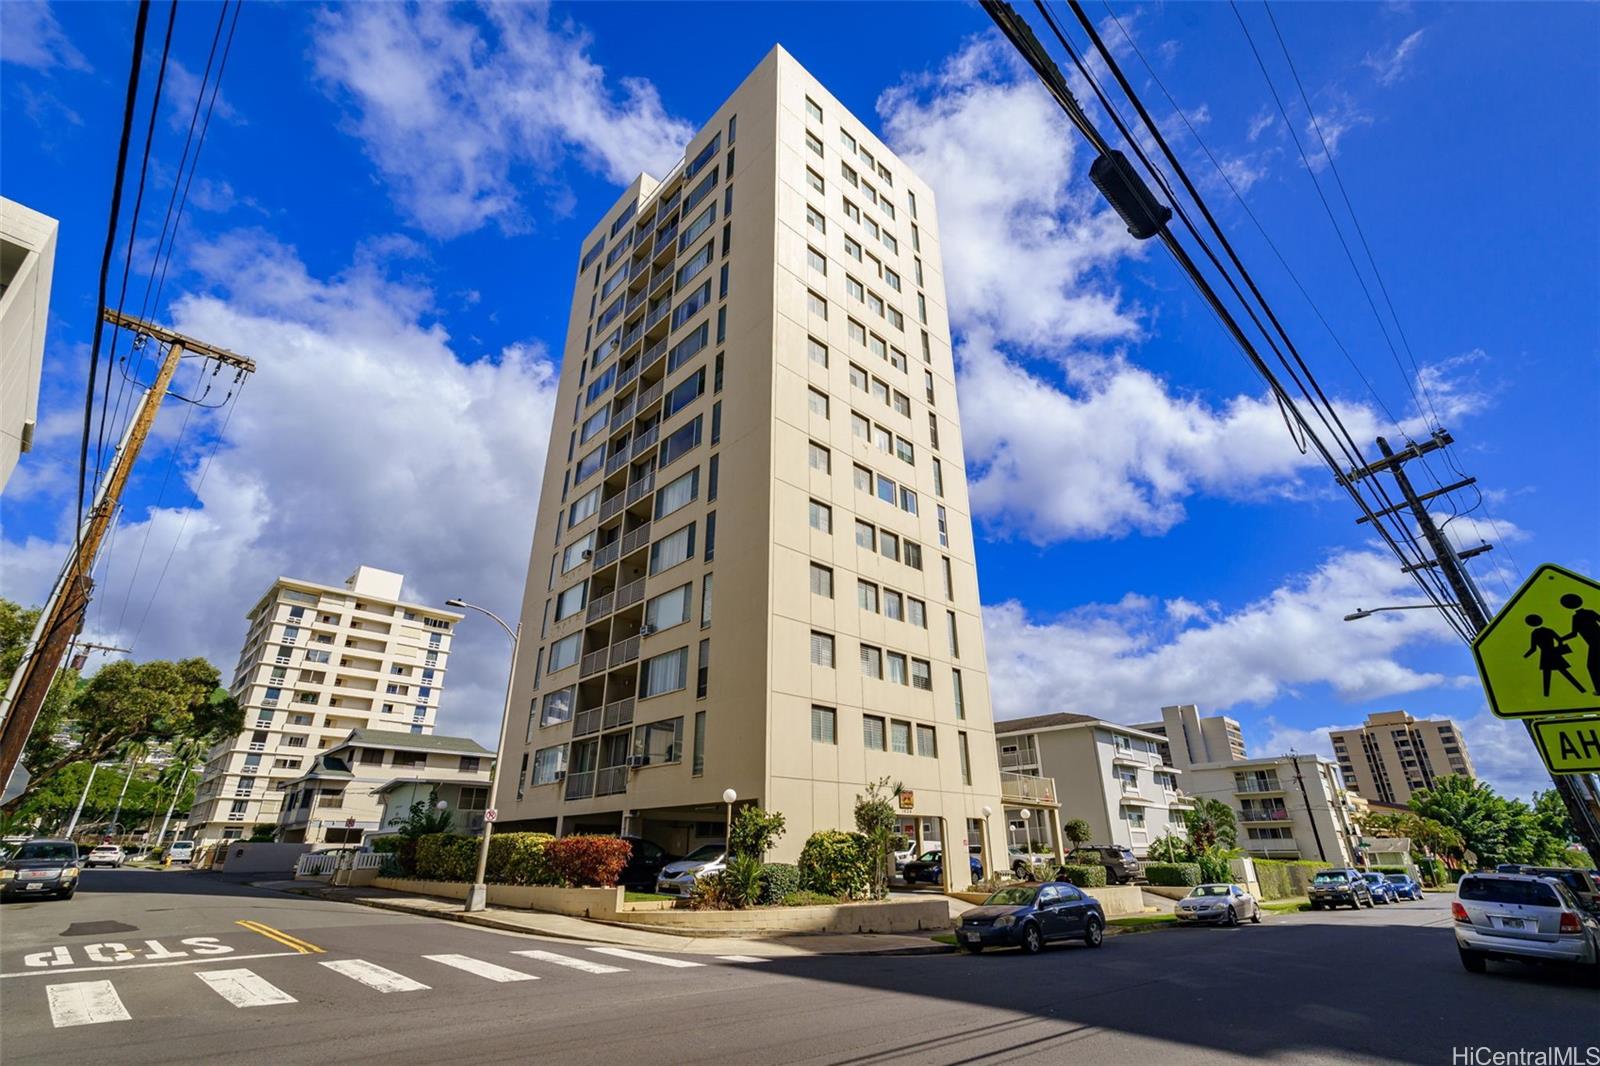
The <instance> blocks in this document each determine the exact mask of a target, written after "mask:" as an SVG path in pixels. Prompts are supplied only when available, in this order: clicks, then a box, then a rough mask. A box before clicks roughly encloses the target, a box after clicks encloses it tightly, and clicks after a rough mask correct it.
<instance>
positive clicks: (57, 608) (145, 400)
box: [0, 307, 256, 783]
mask: <svg viewBox="0 0 1600 1066" xmlns="http://www.w3.org/2000/svg"><path fill="white" fill-rule="evenodd" d="M102 314H104V316H105V319H106V321H108V322H110V323H112V324H113V325H115V326H120V327H122V328H123V329H127V330H131V331H133V332H134V333H136V334H139V335H140V336H143V337H148V338H150V339H151V340H153V341H156V342H157V343H160V344H165V345H166V346H167V351H166V356H165V357H164V358H163V359H162V361H161V365H160V369H159V370H158V371H157V372H156V380H155V384H153V385H151V386H150V389H149V391H147V392H146V393H145V394H144V396H143V397H141V398H140V400H139V405H138V407H137V408H135V410H134V414H133V418H132V419H131V420H130V421H129V422H128V429H127V432H126V433H125V434H124V435H123V438H122V442H121V443H120V444H119V445H118V447H117V452H116V455H115V456H114V457H113V458H112V461H111V468H110V470H109V471H107V473H106V476H105V479H104V480H103V481H102V482H101V483H100V488H99V490H98V492H97V493H96V495H95V499H94V503H93V505H92V506H91V507H90V509H89V513H88V515H87V516H86V517H85V519H84V522H83V526H82V528H81V529H80V530H79V531H78V539H77V542H76V544H75V546H74V548H73V551H72V553H71V554H70V555H68V557H67V561H66V564H65V565H64V566H63V567H62V568H61V574H60V576H59V577H58V578H57V579H56V583H55V587H54V588H53V589H51V591H50V598H49V599H48V600H46V601H45V606H44V609H43V610H42V611H40V612H39V622H38V624H37V625H35V626H34V628H33V635H32V637H31V638H30V639H29V641H28V647H27V648H26V650H24V652H23V654H22V661H21V663H20V664H18V666H17V671H16V673H15V674H13V675H12V677H11V682H10V684H8V685H7V686H6V691H5V696H4V697H3V699H0V715H3V716H4V718H3V719H0V783H4V782H8V781H10V780H11V774H12V771H13V770H14V769H16V767H17V764H18V762H20V761H21V758H22V749H23V747H24V746H25V745H26V744H27V743H28V735H29V734H30V733H32V732H33V724H34V722H35V721H37V720H38V717H39V711H40V709H41V708H42V707H43V706H44V701H45V697H46V696H47V695H48V694H49V692H50V686H51V685H52V684H53V683H54V682H55V677H56V673H57V671H59V670H60V668H61V661H62V659H63V658H64V657H65V655H66V650H67V645H68V644H69V643H70V642H71V640H72V638H73V635H74V634H75V633H76V632H77V631H78V629H79V627H80V626H82V624H83V614H84V609H85V608H86V607H87V606H88V604H89V594H90V592H91V589H92V582H91V580H90V577H89V574H90V572H91V571H92V569H93V567H94V559H95V555H96V554H97V553H98V552H99V549H100V544H101V542H102V541H104V540H105V536H106V533H107V532H108V531H109V530H110V528H111V521H112V518H113V516H114V515H115V514H116V511H117V505H118V502H119V501H120V500H121V497H122V490H123V489H124V488H125V487H126V486H127V484H128V479H129V477H130V476H131V475H132V473H133V464H134V463H135V462H136V461H137V460H138V458H139V452H140V450H141V449H142V448H143V447H144V442H145V440H146V439H147V438H148V437H149V436H150V428H151V426H153V425H154V424H155V420H156V412H157V410H159V409H160V407H161V401H162V399H163V398H164V397H165V396H166V394H167V389H168V388H169V387H170V386H171V384H172V377H173V375H174V374H176V373H177V370H178V361H179V360H180V359H182V358H183V357H184V356H185V355H193V356H200V357H203V358H207V359H215V360H217V362H219V363H224V364H226V365H228V366H232V367H235V368H237V369H238V371H239V372H240V373H241V374H248V373H252V372H254V371H255V368H256V364H255V362H254V360H251V359H246V358H245V357H244V356H241V355H235V354H234V353H233V352H230V351H228V350H227V349H226V348H218V347H216V346H215V345H211V344H207V343H205V342H204V341H199V340H196V339H195V338H193V337H187V336H185V335H183V334H182V333H177V332H174V331H173V330H170V329H166V328H165V327H162V326H157V325H153V324H151V323H149V322H145V321H143V320H141V319H137V318H134V317H132V316H131V315H125V314H123V313H122V312H120V311H113V310H112V309H111V308H109V307H107V308H104V309H103V310H102Z"/></svg>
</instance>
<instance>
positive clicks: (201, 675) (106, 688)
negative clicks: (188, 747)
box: [6, 659, 244, 810]
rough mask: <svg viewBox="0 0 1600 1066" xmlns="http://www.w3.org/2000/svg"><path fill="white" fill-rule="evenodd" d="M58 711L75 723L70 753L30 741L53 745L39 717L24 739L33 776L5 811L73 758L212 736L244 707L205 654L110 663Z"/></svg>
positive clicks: (235, 725) (239, 722)
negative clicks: (170, 659)
mask: <svg viewBox="0 0 1600 1066" xmlns="http://www.w3.org/2000/svg"><path fill="white" fill-rule="evenodd" d="M64 713H66V714H68V715H70V717H71V719H72V721H73V723H74V726H75V728H76V730H77V734H78V738H79V746H78V747H77V748H76V749H74V750H71V751H61V750H55V749H50V748H47V747H36V743H37V744H41V745H48V744H53V743H54V742H53V741H51V740H49V734H50V733H52V732H53V731H54V730H53V729H48V728H46V727H45V726H46V724H45V723H43V722H41V724H40V727H37V728H35V730H34V734H33V736H32V737H30V739H29V753H28V757H27V766H28V770H29V772H30V773H32V775H33V777H32V780H31V781H30V782H29V788H28V791H27V792H24V793H23V794H22V795H21V796H19V797H17V799H15V800H13V801H12V802H11V803H10V804H7V805H6V809H7V810H15V809H17V808H19V807H20V806H21V804H22V803H24V802H26V801H27V798H28V795H29V793H31V792H33V791H35V790H37V789H39V788H41V787H43V786H44V785H46V784H48V783H49V782H50V780H51V779H52V778H54V777H55V776H57V775H58V774H60V773H61V772H62V771H63V770H64V769H66V768H67V767H68V766H70V765H72V764H73V763H76V762H80V761H82V762H98V761H101V760H104V759H107V758H110V757H111V756H113V755H114V754H115V753H116V752H118V751H119V750H121V749H122V748H123V747H124V746H125V745H127V744H129V743H130V742H145V741H150V742H170V741H173V740H178V739H180V738H184V737H191V738H208V739H209V738H216V737H220V736H222V735H225V734H228V733H236V732H238V731H239V730H240V729H241V728H243V725H244V712H243V711H242V710H240V708H239V707H238V705H237V704H235V703H234V701H233V698H232V697H230V696H229V695H228V694H227V692H226V691H225V690H223V689H222V688H220V687H219V686H218V675H217V668H216V667H214V666H212V665H211V664H210V663H208V662H206V661H205V660H204V659H184V660H182V661H180V662H167V661H165V660H160V659H156V660H152V661H150V662H146V663H133V662H129V661H127V660H121V661H118V662H114V663H108V664H107V665H105V666H104V667H102V668H101V669H100V672H99V673H97V674H95V675H94V677H92V678H90V679H89V681H88V682H87V683H86V684H84V685H83V686H82V687H81V688H80V689H79V691H78V692H77V694H76V695H75V697H74V698H73V700H72V704H71V707H70V708H69V709H68V710H67V711H66V712H64ZM41 737H42V738H43V739H42V740H41Z"/></svg>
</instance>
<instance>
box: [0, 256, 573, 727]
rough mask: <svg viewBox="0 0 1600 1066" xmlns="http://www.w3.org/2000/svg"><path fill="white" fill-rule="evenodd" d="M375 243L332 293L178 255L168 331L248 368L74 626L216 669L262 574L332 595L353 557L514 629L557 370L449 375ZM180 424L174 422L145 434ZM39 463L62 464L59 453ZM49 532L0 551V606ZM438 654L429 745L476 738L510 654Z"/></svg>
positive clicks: (459, 366)
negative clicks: (83, 620) (435, 718)
mask: <svg viewBox="0 0 1600 1066" xmlns="http://www.w3.org/2000/svg"><path fill="white" fill-rule="evenodd" d="M374 249H378V250H374ZM383 249H388V250H391V251H392V250H394V246H393V245H392V244H390V242H374V244H372V245H369V246H368V247H367V248H366V249H364V250H363V253H362V255H360V256H359V257H358V258H357V262H356V263H355V265H353V266H351V267H350V268H349V269H347V270H346V271H344V272H343V273H341V274H339V275H337V276H335V277H332V278H318V277H313V276H312V275H310V274H309V273H308V272H307V270H306V268H305V266H304V264H303V263H302V262H301V261H300V259H299V257H298V255H297V253H296V252H295V250H294V249H292V248H289V247H286V246H284V245H282V244H279V243H278V242H276V241H275V240H273V239H272V238H270V237H267V236H264V235H261V234H257V233H249V232H236V233H233V234H230V235H228V236H226V237H224V238H222V239H221V240H219V241H216V242H214V243H212V244H209V245H206V246H203V247H201V248H200V249H199V250H198V251H197V253H196V265H197V266H198V268H199V269H200V271H201V273H202V274H203V276H204V277H205V279H206V280H207V282H208V283H209V284H210V286H212V292H211V293H198V292H197V293H190V294H188V295H185V296H183V297H181V298H180V299H179V300H177V301H176V303H175V304H174V314H173V317H174V322H173V325H174V327H175V328H177V329H179V330H181V331H183V332H186V333H190V334H193V335H195V336H200V337H205V338H207V339H208V340H210V341H212V342H213V343H216V344H218V345H221V346H223V347H226V348H230V349H232V350H234V351H237V352H240V353H242V354H247V355H249V356H250V357H252V358H254V359H255V360H256V363H257V366H258V371H257V373H256V374H255V375H254V376H253V377H252V378H251V379H250V380H249V382H248V383H247V384H246V386H245V388H244V391H243V393H242V395H241V397H240V399H239V400H238V403H237V406H236V408H235V410H234V411H233V414H232V417H231V420H230V421H228V423H227V428H226V431H225V433H224V434H223V437H222V441H221V445H220V448H219V450H218V451H217V453H216V457H215V460H214V462H213V463H212V465H211V468H210V470H209V473H208V474H207V476H206V477H205V480H204V484H203V485H202V484H200V483H199V474H200V470H199V467H200V464H201V462H202V461H203V458H202V455H201V454H200V453H201V449H199V448H197V447H194V445H195V444H196V443H197V442H209V441H210V440H212V439H215V435H216V434H217V433H218V432H221V427H220V423H219V415H220V414H221V413H222V412H220V411H219V412H217V413H214V414H209V415H203V416H197V417H196V419H195V421H194V423H192V424H191V427H190V433H189V435H188V436H187V440H188V441H189V446H186V447H185V448H184V449H183V452H184V454H183V457H182V466H181V468H180V470H181V474H182V483H183V485H185V486H186V487H187V488H188V490H189V491H190V492H192V493H194V495H195V497H196V499H197V505H190V504H188V503H176V504H175V503H173V502H172V501H173V500H182V499H183V497H184V496H185V495H186V494H185V493H182V492H174V493H172V494H171V496H170V497H169V503H168V504H167V505H166V506H164V507H162V508H161V509H159V510H156V511H154V512H153V513H152V514H150V515H149V516H146V515H143V514H133V515H131V516H129V518H128V519H126V520H125V521H124V523H123V524H122V525H121V527H120V528H119V529H118V530H117V533H116V543H115V546H114V549H113V551H112V552H111V553H110V556H109V559H108V564H107V565H108V570H106V571H104V572H103V575H102V588H101V592H100V602H98V603H97V604H95V605H94V606H93V607H92V608H91V612H90V617H89V631H90V632H91V633H92V634H94V636H95V637H96V638H97V639H109V640H111V641H112V642H114V643H120V644H123V645H125V646H126V645H128V644H129V642H133V647H134V650H135V656H136V657H137V658H140V659H143V658H147V657H166V656H177V655H194V654H203V655H206V656H208V657H209V658H210V659H211V660H212V661H213V662H214V663H216V664H217V665H218V666H219V667H221V668H222V669H223V671H224V673H228V672H230V671H231V669H232V666H233V663H234V660H235V659H236V657H237V655H238V649H239V643H240V641H241V639H242V637H243V614H244V612H245V611H246V610H248V609H249V607H250V605H251V604H253V603H254V602H255V601H256V599H257V598H258V597H259V596H260V595H261V593H262V591H263V590H265V589H266V587H267V586H268V585H269V584H270V583H271V581H272V580H273V579H274V578H275V577H277V576H278V575H280V574H288V575H293V576H296V577H304V578H309V579H311V580H317V581H325V582H330V583H338V582H340V581H342V580H343V579H344V578H345V577H346V576H347V575H348V574H349V573H350V572H351V571H352V570H353V569H354V568H355V567H356V565H357V564H360V563H367V564H370V565H374V566H379V567H383V568H386V569H391V570H399V571H402V572H404V573H405V574H406V579H407V582H406V593H407V595H408V596H411V597H414V598H417V599H420V600H422V601H424V602H429V603H441V602H442V601H443V600H445V599H446V598H448V597H450V596H457V595H460V596H466V597H468V598H471V599H473V600H475V601H476V602H480V603H483V604H484V605H485V606H488V607H491V608H492V609H494V610H496V611H498V612H499V613H501V614H502V615H503V616H506V617H514V616H515V615H516V614H517V612H518V609H519V605H520V601H521V595H522V586H523V577H524V574H525V573H526V567H527V552H528V543H529V536H530V530H531V529H532V528H533V522H534V509H535V505H536V503H537V499H538V495H539V485H540V481H541V479H542V477H543V472H544V457H545V448H546V444H547V440H548V435H549V429H550V418H551V411H552V406H553V403H554V395H555V387H556V375H557V370H556V367H555V366H554V365H552V363H551V362H550V361H549V360H548V358H546V356H545V355H544V353H543V351H542V350H541V349H539V348H538V347H536V346H513V347H511V348H508V349H506V350H505V351H502V352H500V353H498V354H497V355H495V356H493V357H488V358H476V359H475V361H472V362H463V361H462V360H463V359H465V358H470V357H475V356H477V355H478V353H476V352H466V351H462V350H460V348H459V347H458V346H456V345H453V344H452V342H451V338H450V337H449V336H448V335H447V334H446V333H445V331H444V330H443V329H442V328H441V327H440V326H438V325H437V324H433V325H430V324H428V319H429V317H430V312H431V307H432V301H433V296H432V294H431V293H430V292H429V291H427V290H425V289H422V288H418V287H416V286H415V285H412V284H401V283H397V282H395V281H393V280H390V279H389V278H388V277H387V276H386V274H385V271H384V262H385V260H384V258H383V251H382V250H383ZM401 250H403V249H401ZM180 417H181V415H180V414H179V409H178V408H177V407H176V406H174V407H172V408H168V409H165V410H164V411H163V413H162V416H161V422H166V423H169V424H170V423H171V422H174V421H176V420H177V419H179V418H180ZM58 447H61V448H67V447H71V448H72V449H73V451H74V454H75V443H73V442H70V441H68V442H63V443H62V444H60V445H58ZM62 454H63V455H64V454H65V453H64V452H63V453H62ZM41 458H42V459H47V458H49V456H42V457H41ZM164 462H165V456H164V455H163V453H162V451H161V450H159V449H157V450H154V451H152V452H147V454H146V456H145V457H144V458H143V459H142V460H141V466H142V468H143V469H144V470H146V471H150V473H149V474H147V475H146V476H147V477H151V478H155V477H159V472H160V471H161V470H162V468H163V464H164ZM176 488H177V485H176V484H175V485H174V489H176ZM68 517H69V519H70V516H68ZM185 519H187V520H185ZM180 529H181V531H182V540H181V542H178V546H177V549H176V552H175V554H173V557H172V564H171V568H170V570H169V571H168V572H167V574H166V577H165V581H164V582H163V583H162V584H161V587H160V594H159V596H157V597H156V598H155V600H154V605H153V607H151V608H150V614H149V617H148V619H144V620H143V625H142V627H141V625H140V622H141V619H142V618H143V615H144V612H145V609H146V604H147V603H149V602H150V599H151V593H152V591H154V589H155V582H156V579H157V576H158V575H159V574H160V572H161V570H162V564H163V563H164V562H165V560H166V558H167V555H168V552H169V550H171V549H172V546H173V544H174V542H175V540H176V538H177V537H178V535H179V531H180ZM147 530H148V531H149V548H148V550H147V551H146V554H145V558H144V563H143V565H142V566H141V567H140V568H139V571H138V575H139V576H138V580H137V581H136V582H135V583H134V585H133V587H132V589H131V590H130V589H129V585H128V582H129V579H130V577H131V576H132V575H133V572H134V559H135V557H136V555H137V553H138V546H139V543H140V541H141V540H142V538H143V537H144V536H145V534H146V531H147ZM65 535H66V534H65V533H64V532H62V533H58V535H57V538H56V540H57V542H56V543H50V542H48V541H44V540H38V539H35V540H32V541H29V542H27V543H23V544H17V543H12V542H9V541H8V542H7V543H6V544H5V546H4V547H5V556H6V566H5V572H4V577H3V585H4V591H5V594H6V595H7V596H10V597H12V598H15V599H21V600H25V601H32V602H37V601H38V600H39V599H40V598H42V596H43V595H44V593H45V591H46V589H47V586H48V584H49V582H50V580H51V578H52V577H53V575H54V573H55V570H56V568H57V567H58V566H59V565H60V560H61V558H62V556H63V552H64V550H65V549H64V541H63V540H62V538H64V537H65ZM125 604H126V606H125ZM479 624H480V623H477V622H472V623H469V627H476V626H478V625H479ZM135 638H137V639H135ZM457 647H458V651H457V654H456V656H455V657H454V659H453V661H452V663H451V667H452V669H451V671H450V678H449V683H448V684H447V685H446V687H445V696H444V701H443V713H442V715H441V718H440V723H439V725H440V731H441V732H470V733H472V734H474V735H476V736H477V737H478V739H480V740H483V741H485V742H488V743H493V741H494V725H495V723H496V722H497V721H498V719H499V714H500V703H501V699H502V695H501V692H502V690H503V683H504V677H505V669H506V664H507V653H508V649H507V648H506V646H505V645H504V644H503V643H502V640H501V637H500V634H499V631H498V629H493V628H485V629H482V630H476V629H474V628H467V629H466V630H465V632H464V639H463V640H461V641H460V642H459V643H458V646H457Z"/></svg>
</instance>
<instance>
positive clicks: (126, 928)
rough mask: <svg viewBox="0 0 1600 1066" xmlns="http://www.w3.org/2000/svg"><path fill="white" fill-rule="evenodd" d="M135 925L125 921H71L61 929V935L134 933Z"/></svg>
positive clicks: (136, 930) (135, 930) (136, 927)
mask: <svg viewBox="0 0 1600 1066" xmlns="http://www.w3.org/2000/svg"><path fill="white" fill-rule="evenodd" d="M138 931H139V927H138V926H137V925H128V924H127V923H125V922H73V923H72V924H71V925H69V926H67V927H66V928H65V929H63V930H62V931H61V935H62V936H100V935H102V934H104V933H136V932H138Z"/></svg>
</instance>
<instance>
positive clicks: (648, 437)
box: [606, 426, 661, 474]
mask: <svg viewBox="0 0 1600 1066" xmlns="http://www.w3.org/2000/svg"><path fill="white" fill-rule="evenodd" d="M660 439H661V427H660V426H651V427H650V428H649V429H647V430H645V431H644V432H643V433H641V434H639V435H638V436H637V437H635V438H633V447H632V448H631V449H629V457H630V458H633V459H637V458H639V456H641V455H643V454H644V453H645V452H647V451H649V450H650V449H651V448H653V447H655V443H656V441H658V440H660ZM606 473H608V474H609V473H611V467H610V466H609V465H608V466H607V467H606Z"/></svg>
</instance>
